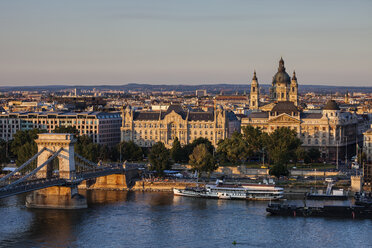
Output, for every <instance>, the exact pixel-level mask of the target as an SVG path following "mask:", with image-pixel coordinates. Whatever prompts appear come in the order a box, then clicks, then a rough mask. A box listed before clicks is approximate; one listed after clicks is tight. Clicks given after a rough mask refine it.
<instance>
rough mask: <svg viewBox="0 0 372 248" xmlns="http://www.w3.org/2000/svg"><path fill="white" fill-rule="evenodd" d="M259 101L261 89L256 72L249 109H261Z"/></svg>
mask: <svg viewBox="0 0 372 248" xmlns="http://www.w3.org/2000/svg"><path fill="white" fill-rule="evenodd" d="M259 99H260V89H259V85H258V81H257V76H256V71H254V74H253V78H252V83H251V94H250V101H249V104H250V106H249V108H250V109H252V110H253V109H258V107H259Z"/></svg>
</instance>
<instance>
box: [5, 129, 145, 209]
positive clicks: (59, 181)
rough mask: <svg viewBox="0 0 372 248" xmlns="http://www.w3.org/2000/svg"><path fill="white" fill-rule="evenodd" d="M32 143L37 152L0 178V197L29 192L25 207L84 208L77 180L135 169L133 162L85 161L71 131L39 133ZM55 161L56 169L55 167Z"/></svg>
mask: <svg viewBox="0 0 372 248" xmlns="http://www.w3.org/2000/svg"><path fill="white" fill-rule="evenodd" d="M35 142H36V144H37V146H38V152H37V153H36V154H35V155H34V156H33V157H32V158H30V159H29V160H28V161H27V162H25V163H24V164H23V165H21V166H20V167H18V168H17V169H16V170H14V171H13V172H11V173H10V174H8V175H6V176H4V177H2V178H0V198H5V197H9V196H12V195H17V194H21V193H26V192H32V193H31V194H32V195H29V196H28V197H27V199H26V206H29V207H42V208H49V207H51V208H83V207H86V200H85V198H84V199H83V197H82V196H81V195H79V194H78V191H77V186H78V185H79V184H80V183H81V182H83V181H84V180H89V179H94V178H97V177H102V176H107V175H112V174H124V173H125V172H126V171H128V170H137V169H138V165H136V164H125V165H124V166H123V164H103V163H98V164H96V163H93V162H91V161H89V160H88V159H86V158H84V157H83V156H81V155H79V154H77V153H75V151H74V144H75V142H76V140H75V138H74V136H73V135H72V134H59V133H58V134H57V133H54V134H50V133H48V134H39V137H38V139H36V140H35ZM56 160H58V169H56V168H55V167H56V165H55V164H56V162H55V161H56ZM35 161H36V168H35ZM20 174H21V175H22V176H19V175H20ZM48 188H49V189H50V190H48ZM52 188H53V190H51V189H52ZM66 196H69V197H66ZM47 198H54V199H52V200H50V199H47ZM61 198H62V199H61ZM74 198H76V199H77V200H74ZM48 200H49V201H48ZM77 202H78V203H77Z"/></svg>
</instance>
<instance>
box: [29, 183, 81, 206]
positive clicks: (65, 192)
mask: <svg viewBox="0 0 372 248" xmlns="http://www.w3.org/2000/svg"><path fill="white" fill-rule="evenodd" d="M26 207H28V208H52V209H82V208H87V207H88V205H87V199H86V198H85V197H84V196H82V195H80V194H79V193H78V189H77V186H72V187H64V186H54V187H50V188H45V189H40V190H37V191H34V192H32V193H30V194H29V195H28V196H27V197H26Z"/></svg>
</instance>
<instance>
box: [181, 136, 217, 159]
mask: <svg viewBox="0 0 372 248" xmlns="http://www.w3.org/2000/svg"><path fill="white" fill-rule="evenodd" d="M200 144H205V146H206V148H207V150H208V151H209V152H210V153H211V154H213V151H214V147H213V145H212V143H211V142H210V141H209V139H207V138H203V137H200V138H197V139H195V140H194V141H193V142H192V143H191V144H187V145H185V147H184V151H185V160H186V161H189V158H190V155H191V153H192V152H193V151H194V149H195V147H196V146H198V145H200Z"/></svg>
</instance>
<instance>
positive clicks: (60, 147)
mask: <svg viewBox="0 0 372 248" xmlns="http://www.w3.org/2000/svg"><path fill="white" fill-rule="evenodd" d="M35 142H36V144H37V146H38V152H41V153H40V155H39V156H38V158H37V166H38V167H41V166H42V165H43V164H45V163H46V162H48V160H50V159H51V157H52V156H54V157H55V158H56V159H58V161H59V168H58V169H59V170H58V171H59V172H58V175H59V178H61V179H67V180H70V179H73V178H74V175H75V151H74V143H75V142H76V140H75V139H74V136H73V135H72V134H66V133H43V134H39V137H38V139H37V140H35ZM53 170H54V168H53V166H52V161H50V162H49V163H48V164H47V165H46V166H43V167H42V168H41V169H40V170H39V171H38V172H37V173H36V177H37V178H45V179H49V178H51V177H52V176H53ZM26 206H27V207H30V208H54V209H80V208H87V201H86V198H85V197H84V196H82V195H80V194H78V189H77V185H75V184H71V186H69V187H66V186H53V187H49V188H45V189H40V190H37V191H33V192H32V193H30V194H29V195H28V196H27V198H26Z"/></svg>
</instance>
